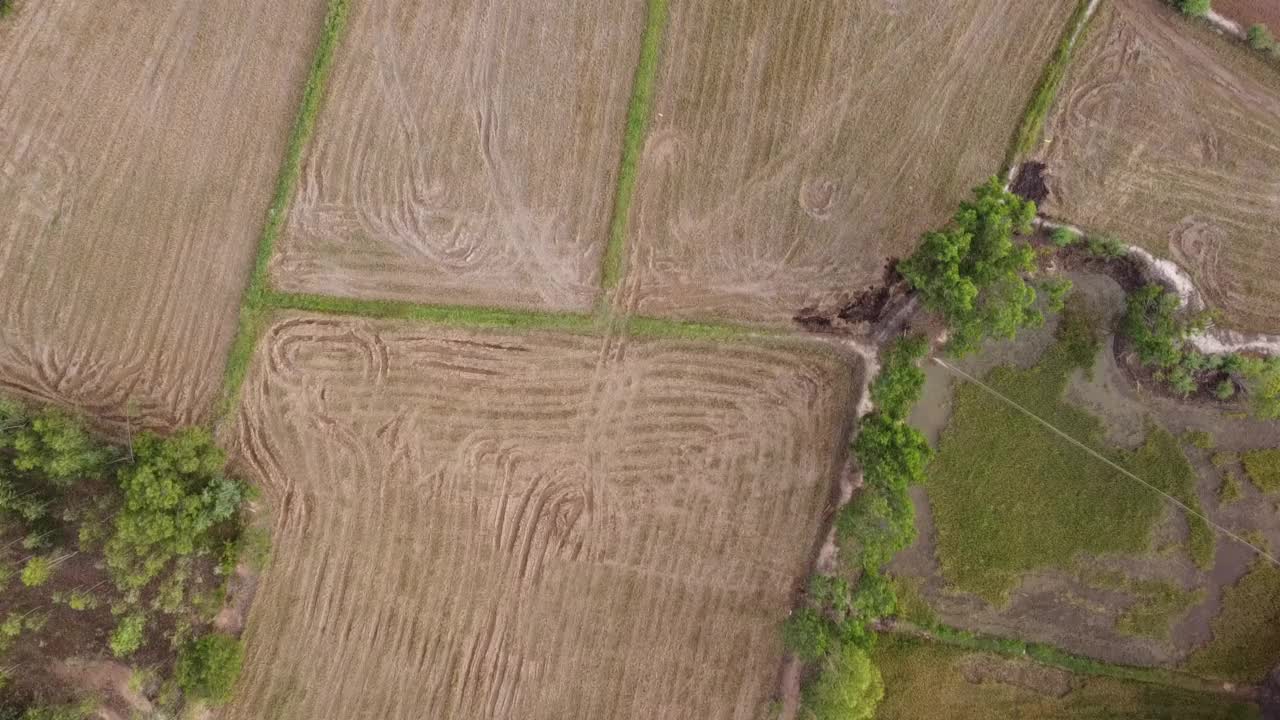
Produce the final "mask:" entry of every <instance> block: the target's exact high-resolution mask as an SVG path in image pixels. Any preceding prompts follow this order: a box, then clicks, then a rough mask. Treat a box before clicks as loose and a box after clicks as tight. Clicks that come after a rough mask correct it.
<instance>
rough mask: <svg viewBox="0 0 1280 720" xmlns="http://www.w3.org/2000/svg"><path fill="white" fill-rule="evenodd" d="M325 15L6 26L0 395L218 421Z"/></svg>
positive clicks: (301, 0)
mask: <svg viewBox="0 0 1280 720" xmlns="http://www.w3.org/2000/svg"><path fill="white" fill-rule="evenodd" d="M323 15H324V6H323V3H322V2H319V1H318V0H290V1H289V2H272V3H256V4H254V5H253V6H252V7H246V6H245V5H243V4H242V3H233V2H226V1H224V0H214V1H213V2H205V3H191V2H158V3H148V4H146V6H145V7H144V6H143V5H140V4H136V3H134V4H126V5H121V4H119V3H85V2H77V1H74V0H55V1H51V2H24V3H20V5H19V7H18V8H17V10H16V11H15V12H14V13H13V14H12V15H11V16H10V17H7V18H5V20H4V22H3V23H0V217H4V218H5V222H4V223H3V226H2V227H0V313H3V322H2V323H0V377H3V381H2V384H3V386H4V387H5V388H6V389H7V390H12V391H18V392H20V393H23V394H26V395H29V396H34V397H38V398H40V399H43V400H53V401H56V402H60V403H66V404H69V405H74V406H76V407H78V408H80V409H81V410H84V411H86V412H88V413H91V414H92V415H94V416H96V417H98V418H107V419H112V418H114V419H121V418H123V417H124V415H125V413H126V412H128V413H130V414H134V415H137V414H141V415H142V416H143V417H144V418H145V419H146V421H147V422H148V423H150V424H155V425H162V426H173V425H176V424H180V423H191V422H195V421H198V420H201V419H204V418H206V417H207V416H208V412H209V410H210V408H211V406H212V402H213V399H214V397H215V396H216V394H217V391H218V389H219V382H220V379H221V375H222V371H223V363H224V362H225V358H226V354H227V348H228V346H229V345H230V342H231V338H232V335H233V333H234V331H235V325H236V309H237V307H238V306H239V303H240V297H241V294H242V293H243V292H244V287H245V282H246V278H247V277H248V274H249V266H250V264H251V262H252V257H253V254H254V248H255V245H256V242H257V236H258V233H259V231H260V230H261V227H262V222H263V218H264V214H265V211H266V207H267V203H268V201H269V200H270V197H271V187H272V183H273V182H274V181H275V175H276V171H277V170H278V168H279V163H280V156H281V154H282V153H283V151H284V146H285V142H286V140H287V135H288V130H289V124H290V122H291V120H292V111H293V109H294V107H295V106H296V104H297V99H298V95H299V92H300V89H301V86H302V82H303V78H304V77H305V74H306V66H307V62H308V60H309V57H310V53H311V52H312V50H313V46H314V43H315V38H316V33H317V32H318V29H319V24H320V21H321V19H322V18H323Z"/></svg>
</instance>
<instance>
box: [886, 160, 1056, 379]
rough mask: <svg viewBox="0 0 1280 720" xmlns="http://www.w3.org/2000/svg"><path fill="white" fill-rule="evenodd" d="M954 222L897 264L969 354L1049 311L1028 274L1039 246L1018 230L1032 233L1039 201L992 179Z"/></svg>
mask: <svg viewBox="0 0 1280 720" xmlns="http://www.w3.org/2000/svg"><path fill="white" fill-rule="evenodd" d="M973 194H974V199H973V200H972V201H968V202H965V203H962V204H961V206H960V210H959V211H957V212H956V214H955V217H954V218H953V219H952V223H951V225H950V226H948V227H947V228H944V229H942V230H938V231H935V232H929V233H926V234H925V236H924V241H923V243H922V244H921V246H920V248H919V249H918V250H917V251H916V252H915V253H914V254H913V255H912V256H911V257H909V258H907V259H906V260H904V261H903V262H902V263H900V264H899V265H898V269H899V271H901V273H902V276H903V277H904V278H906V280H907V282H908V283H910V284H911V286H912V287H913V288H914V289H915V290H916V291H917V292H919V293H920V297H921V298H922V299H923V300H924V304H925V305H926V306H927V307H929V308H930V309H931V310H933V311H935V312H938V313H940V314H941V315H942V316H943V318H944V319H945V320H946V322H947V326H948V328H949V330H950V333H951V336H950V340H949V341H948V344H947V348H948V350H949V351H951V352H952V353H954V354H956V355H964V354H967V353H969V352H972V351H973V350H975V349H977V347H978V346H979V345H980V344H981V343H982V341H983V340H985V339H986V338H988V337H1003V338H1012V337H1013V336H1014V335H1016V334H1017V331H1018V330H1019V329H1020V328H1023V327H1031V326H1037V325H1039V324H1041V323H1043V322H1044V317H1043V316H1042V315H1041V314H1040V312H1039V311H1037V310H1036V309H1035V302H1036V293H1035V290H1033V289H1032V288H1031V286H1029V285H1028V284H1027V283H1026V280H1025V279H1024V275H1027V274H1030V273H1032V272H1034V271H1035V251H1034V250H1033V249H1032V248H1031V246H1030V245H1028V244H1027V243H1025V242H1019V243H1015V242H1014V241H1013V237H1014V235H1015V234H1025V233H1028V232H1030V231H1031V222H1032V220H1034V219H1035V214H1036V206H1035V203H1033V202H1031V201H1028V200H1023V199H1022V198H1020V197H1018V196H1017V195H1014V194H1013V193H1010V192H1008V191H1006V190H1005V189H1004V187H1003V185H1002V184H1001V183H1000V181H999V179H997V178H994V177H993V178H991V179H990V180H989V181H987V183H986V184H984V185H981V186H979V187H977V188H974V191H973Z"/></svg>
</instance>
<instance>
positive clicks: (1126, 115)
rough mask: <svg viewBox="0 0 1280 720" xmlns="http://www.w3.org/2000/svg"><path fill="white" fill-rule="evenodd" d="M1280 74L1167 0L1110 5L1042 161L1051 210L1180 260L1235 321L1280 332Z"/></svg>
mask: <svg viewBox="0 0 1280 720" xmlns="http://www.w3.org/2000/svg"><path fill="white" fill-rule="evenodd" d="M1278 115H1280V72H1277V71H1276V68H1275V66H1274V65H1272V64H1270V63H1268V62H1267V61H1265V60H1264V59H1262V58H1261V57H1259V56H1258V55H1257V54H1256V53H1253V52H1251V51H1249V50H1247V49H1246V48H1244V47H1243V46H1242V45H1240V44H1238V43H1236V42H1234V41H1231V40H1228V39H1226V38H1225V37H1222V36H1221V35H1219V34H1217V33H1216V32H1214V31H1212V30H1210V29H1209V28H1207V27H1206V26H1205V25H1204V24H1202V23H1198V22H1189V21H1187V20H1185V19H1183V18H1181V17H1180V16H1178V14H1177V13H1176V11H1174V10H1172V9H1170V8H1167V7H1165V6H1164V5H1163V4H1161V3H1158V2H1152V1H1150V0H1116V2H1110V3H1104V4H1103V6H1102V7H1101V9H1100V10H1099V15H1098V17H1097V18H1095V19H1094V24H1093V27H1092V29H1091V30H1090V33H1089V35H1088V37H1087V39H1086V41H1085V44H1084V46H1082V47H1081V48H1080V49H1079V51H1078V52H1077V60H1076V63H1075V64H1074V65H1073V66H1072V68H1071V71H1070V76H1069V78H1068V80H1067V83H1066V86H1065V87H1064V89H1063V93H1062V95H1061V96H1060V97H1059V101H1058V107H1057V108H1056V109H1055V111H1054V112H1053V114H1052V116H1051V117H1050V119H1049V122H1048V125H1047V136H1046V140H1047V142H1046V144H1045V145H1044V146H1043V149H1042V150H1041V152H1040V153H1039V159H1040V160H1041V161H1043V162H1045V163H1047V164H1048V167H1049V174H1050V180H1049V188H1050V193H1051V194H1050V197H1049V200H1048V202H1047V203H1046V204H1045V209H1046V210H1047V212H1048V213H1050V214H1051V215H1054V216H1056V217H1060V218H1063V219H1066V220H1069V221H1070V222H1073V223H1076V224H1079V225H1082V226H1083V227H1085V228H1087V229H1089V230H1094V231H1099V232H1107V233H1112V234H1114V235H1115V236H1116V237H1118V238H1119V239H1121V240H1123V241H1125V242H1129V243H1134V244H1137V245H1141V246H1142V247H1145V248H1146V249H1148V250H1150V251H1151V252H1153V253H1155V254H1156V255H1159V256H1162V257H1166V258H1169V259H1172V260H1174V261H1176V262H1177V263H1179V264H1180V265H1182V266H1183V267H1185V268H1186V269H1187V270H1188V271H1189V272H1191V274H1192V275H1193V276H1194V277H1195V280H1196V283H1197V285H1198V286H1199V288H1200V289H1201V290H1203V291H1204V293H1205V296H1206V297H1207V299H1208V301H1209V302H1210V303H1211V304H1212V305H1213V306H1215V307H1217V308H1219V309H1220V310H1221V311H1222V312H1223V314H1224V316H1225V317H1224V319H1225V321H1226V322H1227V323H1228V324H1230V325H1233V326H1236V327H1238V328H1240V329H1244V330H1257V331H1268V332H1274V331H1277V330H1280V324H1278V323H1277V320H1276V318H1277V317H1280V315H1277V312H1276V311H1277V309H1280V278H1278V277H1277V275H1276V274H1275V273H1274V272H1271V269H1272V268H1273V267H1274V265H1275V262H1274V261H1275V258H1276V257H1277V255H1278V254H1280V232H1278V229H1280V124H1278V123H1277V122H1276V117H1277V116H1278Z"/></svg>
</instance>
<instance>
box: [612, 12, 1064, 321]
mask: <svg viewBox="0 0 1280 720" xmlns="http://www.w3.org/2000/svg"><path fill="white" fill-rule="evenodd" d="M1073 5H1074V3H1071V2H1052V3H1040V2H1025V0H957V1H956V2H948V3H946V6H947V7H946V10H939V6H938V4H937V3H934V2H928V1H926V0H895V1H890V2H872V3H833V2H826V1H822V2H817V1H809V2H769V3H764V2H740V1H738V0H713V1H708V2H680V3H672V5H671V19H670V23H669V26H668V30H667V40H666V45H665V47H664V49H663V53H664V57H663V61H662V67H661V70H660V72H659V76H658V88H657V91H656V92H657V97H656V105H655V111H656V112H655V115H654V118H653V124H652V130H651V133H650V135H649V138H648V141H647V142H646V144H645V147H644V151H643V154H642V156H641V159H640V163H639V171H638V180H637V190H636V198H635V202H634V204H633V205H632V216H631V221H630V226H631V228H632V232H631V234H630V237H629V239H628V242H629V243H630V251H629V254H628V265H629V267H628V272H629V273H630V274H631V280H632V283H633V286H632V287H631V288H630V289H629V292H630V293H632V294H633V297H634V299H633V300H632V302H633V304H634V305H635V307H637V308H638V309H639V310H640V311H642V312H645V313H648V314H671V315H676V316H682V317H691V316H692V317H707V316H713V317H719V318H728V319H735V320H747V321H764V322H786V321H789V320H790V318H791V316H792V315H794V313H795V312H796V311H797V310H799V309H800V308H801V307H804V306H808V305H817V304H830V303H833V302H836V301H838V300H839V298H840V297H841V296H842V295H843V294H847V293H849V292H850V291H857V290H861V289H862V288H863V287H864V286H865V285H866V284H869V283H871V282H873V281H875V280H877V279H878V278H879V276H880V272H881V268H882V266H883V264H884V262H885V260H886V259H887V257H889V256H895V255H902V254H905V253H907V252H908V251H910V249H911V248H913V247H914V246H915V243H916V242H917V240H918V239H919V235H920V233H922V232H923V231H924V230H926V229H929V228H931V227H934V226H936V225H938V224H939V223H940V222H941V221H944V220H945V219H946V218H947V217H948V216H949V215H950V214H951V213H952V212H953V211H954V209H955V204H956V202H957V201H958V200H959V199H960V198H962V197H964V196H965V195H966V194H967V192H968V190H969V189H970V188H971V187H972V186H973V185H975V184H977V183H979V182H981V181H982V180H984V179H985V178H987V177H989V176H990V175H991V174H993V173H995V172H996V171H997V170H998V169H999V167H1000V163H1001V159H1002V158H1003V157H1004V154H1005V151H1006V148H1007V147H1008V145H1009V142H1010V138H1011V137H1012V136H1013V132H1014V129H1015V127H1016V126H1017V124H1018V121H1019V119H1020V118H1021V115H1022V111H1023V107H1024V105H1025V103H1026V102H1027V98H1028V97H1030V95H1031V89H1032V87H1033V85H1034V84H1035V83H1036V80H1037V78H1038V77H1039V76H1040V74H1041V72H1042V70H1043V68H1044V64H1045V61H1046V60H1047V59H1048V57H1049V55H1050V52H1051V48H1052V47H1053V45H1054V44H1055V43H1056V41H1057V39H1058V37H1059V35H1060V34H1061V32H1062V30H1063V27H1064V26H1065V23H1066V19H1067V16H1068V15H1069V14H1070V12H1071V10H1072V6H1073ZM997 67H998V68H999V71H998V74H999V79H998V81H996V80H993V75H992V73H993V70H994V69H995V68H997Z"/></svg>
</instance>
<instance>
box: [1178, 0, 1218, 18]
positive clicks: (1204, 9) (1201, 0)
mask: <svg viewBox="0 0 1280 720" xmlns="http://www.w3.org/2000/svg"><path fill="white" fill-rule="evenodd" d="M1177 4H1178V9H1179V10H1181V11H1182V14H1183V15H1190V16H1191V17H1204V16H1205V15H1208V14H1209V10H1210V9H1212V2H1211V0H1177Z"/></svg>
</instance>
